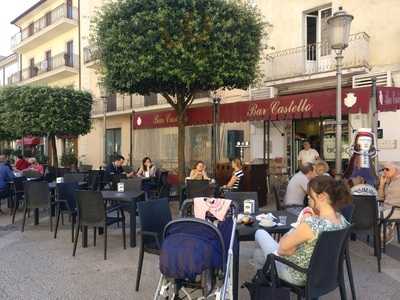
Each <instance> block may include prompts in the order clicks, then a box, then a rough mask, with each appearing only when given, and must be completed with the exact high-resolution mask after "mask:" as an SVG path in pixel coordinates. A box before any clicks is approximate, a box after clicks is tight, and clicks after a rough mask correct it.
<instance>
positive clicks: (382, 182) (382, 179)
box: [379, 175, 387, 187]
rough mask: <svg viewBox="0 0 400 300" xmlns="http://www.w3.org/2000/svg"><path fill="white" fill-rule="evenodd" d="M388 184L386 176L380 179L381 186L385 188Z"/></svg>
mask: <svg viewBox="0 0 400 300" xmlns="http://www.w3.org/2000/svg"><path fill="white" fill-rule="evenodd" d="M386 182H387V178H386V176H383V175H382V176H381V177H380V178H379V186H381V187H384V186H385V184H386Z"/></svg>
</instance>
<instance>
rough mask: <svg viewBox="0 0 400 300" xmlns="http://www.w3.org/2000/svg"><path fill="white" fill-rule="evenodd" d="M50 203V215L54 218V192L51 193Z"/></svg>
mask: <svg viewBox="0 0 400 300" xmlns="http://www.w3.org/2000/svg"><path fill="white" fill-rule="evenodd" d="M50 201H51V205H50V214H51V216H52V217H55V216H56V207H55V202H56V193H55V191H53V192H52V193H51V196H50Z"/></svg>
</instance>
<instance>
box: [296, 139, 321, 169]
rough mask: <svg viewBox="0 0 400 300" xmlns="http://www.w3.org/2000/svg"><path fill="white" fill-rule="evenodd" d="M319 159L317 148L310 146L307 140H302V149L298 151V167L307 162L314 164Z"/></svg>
mask: <svg viewBox="0 0 400 300" xmlns="http://www.w3.org/2000/svg"><path fill="white" fill-rule="evenodd" d="M318 159H319V153H318V151H317V150H315V149H313V148H311V144H310V142H309V141H304V143H303V150H301V151H300V153H299V158H298V160H299V168H300V167H301V166H303V165H305V164H307V163H310V164H314V163H315V162H316V161H317V160H318Z"/></svg>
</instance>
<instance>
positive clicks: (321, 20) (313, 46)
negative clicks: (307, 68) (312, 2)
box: [305, 8, 332, 61]
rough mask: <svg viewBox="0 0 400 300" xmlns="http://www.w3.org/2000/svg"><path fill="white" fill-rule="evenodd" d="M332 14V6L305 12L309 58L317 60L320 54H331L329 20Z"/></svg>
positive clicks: (309, 59)
mask: <svg viewBox="0 0 400 300" xmlns="http://www.w3.org/2000/svg"><path fill="white" fill-rule="evenodd" d="M331 15H332V8H323V9H318V10H314V11H310V12H307V13H306V14H305V42H306V47H307V60H308V61H315V60H317V59H318V58H319V57H320V56H326V55H329V54H330V51H331V49H330V45H329V41H328V24H327V20H328V18H329V17H330V16H331Z"/></svg>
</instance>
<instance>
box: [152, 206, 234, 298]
mask: <svg viewBox="0 0 400 300" xmlns="http://www.w3.org/2000/svg"><path fill="white" fill-rule="evenodd" d="M192 210H193V200H186V201H185V202H184V203H183V205H182V209H181V216H182V218H181V219H178V220H175V221H171V222H170V223H168V224H167V226H166V227H165V229H164V242H163V245H162V249H161V255H160V271H161V277H160V280H159V283H158V286H157V289H156V292H155V294H154V300H156V299H189V300H192V299H217V300H221V299H233V277H234V276H233V253H234V252H235V251H237V252H238V244H237V237H236V236H235V231H236V216H235V211H236V209H235V205H234V204H233V203H232V204H231V207H230V209H229V211H228V213H227V214H226V216H225V219H224V221H217V220H216V218H214V217H213V216H212V215H211V214H207V215H206V220H201V219H197V218H194V217H189V216H193V214H192ZM236 257H238V255H237V256H236Z"/></svg>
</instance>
